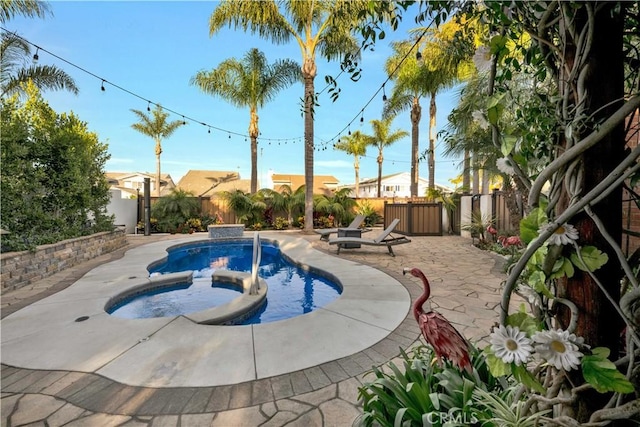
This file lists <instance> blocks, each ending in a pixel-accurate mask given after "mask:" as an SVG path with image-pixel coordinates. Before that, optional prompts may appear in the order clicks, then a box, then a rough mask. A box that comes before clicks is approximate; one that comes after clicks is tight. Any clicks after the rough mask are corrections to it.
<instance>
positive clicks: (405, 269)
mask: <svg viewBox="0 0 640 427" xmlns="http://www.w3.org/2000/svg"><path fill="white" fill-rule="evenodd" d="M410 271H411V269H410V268H409V267H405V268H403V269H402V275H403V276H404V275H405V274H407V273H408V272H410Z"/></svg>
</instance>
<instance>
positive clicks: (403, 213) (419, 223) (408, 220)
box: [384, 202, 442, 236]
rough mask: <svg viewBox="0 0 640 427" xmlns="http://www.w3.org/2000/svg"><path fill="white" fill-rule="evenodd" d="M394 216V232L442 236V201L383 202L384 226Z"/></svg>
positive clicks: (408, 234)
mask: <svg viewBox="0 0 640 427" xmlns="http://www.w3.org/2000/svg"><path fill="white" fill-rule="evenodd" d="M395 218H398V219H400V223H399V224H398V226H397V227H396V228H395V230H394V231H395V232H397V233H400V234H405V235H407V236H442V203H413V202H407V203H385V205H384V226H385V227H387V226H388V225H389V224H390V223H391V221H393V220H394V219H395Z"/></svg>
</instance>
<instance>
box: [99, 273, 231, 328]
mask: <svg viewBox="0 0 640 427" xmlns="http://www.w3.org/2000/svg"><path fill="white" fill-rule="evenodd" d="M241 294H242V292H241V291H240V289H238V288H236V287H233V286H229V285H226V284H224V283H217V284H215V285H214V286H212V284H211V280H207V279H197V280H194V281H193V283H178V284H176V285H173V286H169V287H166V288H162V289H157V290H152V291H148V292H145V293H144V294H141V295H137V296H134V297H131V298H126V299H124V300H122V301H120V302H119V303H118V304H117V305H115V306H114V307H111V308H110V309H109V314H111V315H113V316H117V317H123V318H125V319H144V318H149V317H172V316H179V315H181V314H188V313H195V312H196V311H201V310H205V309H207V308H210V307H214V306H218V305H222V304H226V303H228V302H231V301H232V300H233V299H234V298H236V297H238V296H240V295H241Z"/></svg>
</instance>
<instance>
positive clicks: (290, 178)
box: [271, 173, 340, 195]
mask: <svg viewBox="0 0 640 427" xmlns="http://www.w3.org/2000/svg"><path fill="white" fill-rule="evenodd" d="M271 181H272V182H273V189H274V190H276V191H280V189H281V188H282V186H283V185H288V186H289V187H291V190H293V191H296V190H297V189H298V188H300V187H301V186H303V185H304V175H292V174H281V173H274V174H273V175H271ZM339 184H340V181H338V179H337V178H336V177H335V176H331V175H315V176H314V177H313V194H325V195H331V194H332V192H333V190H336V189H337V188H338V185H339Z"/></svg>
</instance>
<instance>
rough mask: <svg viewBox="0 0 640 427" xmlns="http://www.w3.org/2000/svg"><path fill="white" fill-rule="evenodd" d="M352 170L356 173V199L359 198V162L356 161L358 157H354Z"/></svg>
mask: <svg viewBox="0 0 640 427" xmlns="http://www.w3.org/2000/svg"><path fill="white" fill-rule="evenodd" d="M353 169H355V171H356V194H355V197H356V199H357V198H358V197H360V162H359V161H358V156H355V160H354V162H353Z"/></svg>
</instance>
